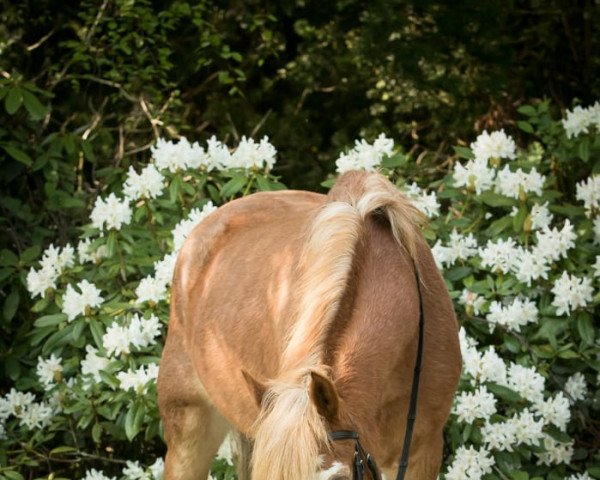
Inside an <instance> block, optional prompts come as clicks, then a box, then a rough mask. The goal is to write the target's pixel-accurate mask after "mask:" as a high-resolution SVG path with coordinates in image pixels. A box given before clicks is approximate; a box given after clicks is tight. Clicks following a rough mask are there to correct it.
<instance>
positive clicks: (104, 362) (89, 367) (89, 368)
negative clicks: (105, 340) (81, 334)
mask: <svg viewBox="0 0 600 480" xmlns="http://www.w3.org/2000/svg"><path fill="white" fill-rule="evenodd" d="M85 351H86V355H85V358H84V359H83V360H82V361H81V373H82V374H83V375H90V377H91V379H93V381H95V382H100V381H102V377H101V376H100V372H101V371H103V370H106V367H108V364H109V363H110V360H109V359H108V358H105V357H101V356H100V355H98V349H97V348H96V347H93V346H92V345H86V346H85ZM86 383H87V384H88V385H89V384H90V383H91V380H89V381H88V382H86Z"/></svg>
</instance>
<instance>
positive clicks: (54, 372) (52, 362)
mask: <svg viewBox="0 0 600 480" xmlns="http://www.w3.org/2000/svg"><path fill="white" fill-rule="evenodd" d="M61 362H62V358H60V357H57V356H56V355H54V354H51V355H50V358H47V359H45V360H44V359H43V358H42V357H38V364H37V367H36V371H37V376H38V378H39V379H40V382H41V383H42V385H43V386H44V389H45V390H51V389H52V388H53V387H54V386H55V385H56V382H57V380H58V379H59V378H60V374H61V372H62V368H63V367H62V364H61Z"/></svg>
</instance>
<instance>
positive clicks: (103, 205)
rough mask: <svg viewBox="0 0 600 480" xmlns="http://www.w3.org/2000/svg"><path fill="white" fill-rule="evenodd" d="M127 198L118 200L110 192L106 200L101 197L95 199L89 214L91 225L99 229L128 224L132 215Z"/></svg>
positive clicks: (119, 227)
mask: <svg viewBox="0 0 600 480" xmlns="http://www.w3.org/2000/svg"><path fill="white" fill-rule="evenodd" d="M132 213H133V212H132V210H131V207H130V206H129V199H127V198H125V199H123V200H119V199H118V198H117V196H116V195H115V194H114V193H111V194H110V195H109V196H108V197H107V198H106V200H104V199H102V197H98V198H97V199H96V203H94V208H93V209H92V213H91V215H90V219H91V220H92V226H93V227H95V228H97V229H99V230H104V228H105V227H106V230H110V229H111V228H114V229H115V230H120V229H121V227H122V226H123V225H128V224H129V222H131V215H132Z"/></svg>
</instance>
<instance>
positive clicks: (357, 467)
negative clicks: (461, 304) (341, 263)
mask: <svg viewBox="0 0 600 480" xmlns="http://www.w3.org/2000/svg"><path fill="white" fill-rule="evenodd" d="M413 266H414V271H415V278H416V281H417V291H418V292H419V343H418V346H417V358H416V361H415V369H414V374H413V381H412V387H411V391H410V405H409V408H408V416H407V418H406V430H405V432H404V445H403V446H402V456H401V457H400V465H399V466H398V474H397V475H396V480H404V476H405V475H406V470H407V468H408V455H409V453H410V443H411V440H412V435H413V429H414V426H415V419H416V418H417V398H418V396H419V379H420V377H421V364H422V361H423V334H424V332H423V330H424V327H425V318H424V316H423V297H422V295H421V280H420V278H419V272H418V270H417V265H416V264H415V263H414V262H413ZM329 439H330V440H331V441H337V440H354V441H355V447H354V459H353V461H352V478H353V480H362V479H363V478H364V476H365V465H366V467H367V469H368V471H369V474H370V476H371V479H372V480H381V474H380V473H379V470H378V468H377V464H376V463H375V459H374V458H373V457H372V456H371V454H370V453H368V452H367V451H366V450H365V449H364V448H363V447H362V445H361V444H360V441H359V435H358V432H355V431H352V430H337V431H335V432H331V433H330V434H329Z"/></svg>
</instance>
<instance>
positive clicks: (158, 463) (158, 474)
mask: <svg viewBox="0 0 600 480" xmlns="http://www.w3.org/2000/svg"><path fill="white" fill-rule="evenodd" d="M149 468H150V473H152V478H154V480H162V479H163V476H164V471H165V461H164V460H163V459H162V458H161V457H158V458H157V459H156V460H155V462H154V463H153V464H152V465H150V467H149Z"/></svg>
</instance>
